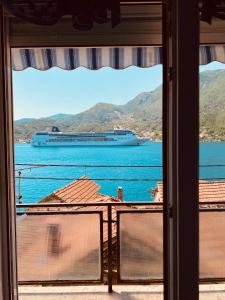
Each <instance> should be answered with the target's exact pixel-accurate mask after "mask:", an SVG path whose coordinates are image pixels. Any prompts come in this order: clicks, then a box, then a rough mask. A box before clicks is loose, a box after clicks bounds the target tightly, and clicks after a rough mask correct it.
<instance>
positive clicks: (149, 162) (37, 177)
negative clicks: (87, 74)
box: [15, 142, 225, 203]
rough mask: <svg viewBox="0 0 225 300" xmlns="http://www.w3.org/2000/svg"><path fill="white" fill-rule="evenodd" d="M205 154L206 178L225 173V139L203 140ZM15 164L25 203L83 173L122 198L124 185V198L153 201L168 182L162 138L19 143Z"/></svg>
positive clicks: (203, 175) (218, 177)
mask: <svg viewBox="0 0 225 300" xmlns="http://www.w3.org/2000/svg"><path fill="white" fill-rule="evenodd" d="M199 153H200V167H199V178H200V179H206V180H222V179H223V178H225V142H204V143H200V148H199ZM15 163H16V166H15V175H16V179H15V180H16V198H17V202H18V196H19V195H21V196H22V202H23V203H36V202H38V201H39V200H41V199H42V198H44V197H46V196H48V195H50V194H51V193H52V192H53V191H55V190H57V189H59V188H61V187H63V186H65V185H67V184H68V183H70V182H72V181H73V180H76V179H78V178H80V177H82V176H87V177H88V178H90V179H92V180H95V181H96V182H97V183H98V184H99V186H100V190H99V192H100V193H102V194H105V195H110V196H114V197H116V196H117V190H118V187H122V189H123V197H124V201H129V202H133V201H152V200H153V196H152V190H153V189H154V188H155V187H156V185H157V182H160V181H162V143H161V142H148V143H145V144H143V145H141V146H130V147H129V146H120V147H32V146H31V145H30V144H15ZM18 164H19V165H18ZM23 164H24V165H23ZM29 164H31V166H30V165H29ZM32 165H45V166H32ZM52 165H56V166H52ZM209 165H210V166H209ZM221 165H222V166H221ZM223 165H224V166H223ZM19 171H20V172H21V174H20V183H19V179H18V177H19Z"/></svg>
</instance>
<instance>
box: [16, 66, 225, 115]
mask: <svg viewBox="0 0 225 300" xmlns="http://www.w3.org/2000/svg"><path fill="white" fill-rule="evenodd" d="M215 69H225V65H224V64H221V63H218V62H213V63H211V64H209V65H206V66H201V67H200V72H201V71H206V70H215ZM160 84H162V66H161V65H157V66H154V67H151V68H146V69H142V68H137V67H129V68H127V69H124V70H114V69H111V68H102V69H100V70H97V71H91V70H88V69H86V68H83V67H82V68H78V69H76V70H73V71H65V70H61V69H59V68H52V69H50V70H48V71H38V70H35V69H31V68H29V69H26V70H24V71H20V72H13V99H14V118H15V119H16V120H17V119H20V118H27V117H32V118H40V117H47V116H51V115H54V114H58V113H68V114H76V113H79V112H82V111H84V110H86V109H88V108H90V107H92V106H93V105H95V104H96V103H98V102H107V103H113V104H125V103H127V102H128V101H129V100H131V99H133V98H134V97H135V96H136V95H138V94H139V93H142V92H147V91H152V90H154V89H155V88H156V87H158V86H159V85H160Z"/></svg>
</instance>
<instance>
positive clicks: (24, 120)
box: [15, 118, 35, 124]
mask: <svg viewBox="0 0 225 300" xmlns="http://www.w3.org/2000/svg"><path fill="white" fill-rule="evenodd" d="M33 120H35V118H22V119H18V120H15V123H16V124H23V123H27V122H31V121H33Z"/></svg>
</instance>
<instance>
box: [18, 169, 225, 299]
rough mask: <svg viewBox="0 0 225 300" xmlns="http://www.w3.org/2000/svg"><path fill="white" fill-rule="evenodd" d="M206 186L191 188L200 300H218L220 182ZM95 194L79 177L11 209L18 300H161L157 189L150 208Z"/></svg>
mask: <svg viewBox="0 0 225 300" xmlns="http://www.w3.org/2000/svg"><path fill="white" fill-rule="evenodd" d="M60 167H62V166H60ZM20 175H21V174H20ZM31 178H33V177H31ZM21 179H25V177H22V176H19V177H18V180H20V181H21ZM33 179H34V178H33ZM114 179H115V180H116V178H114ZM207 179H208V178H204V180H203V181H200V182H199V187H200V188H199V190H200V195H199V198H200V199H199V200H200V202H199V214H200V227H199V234H200V280H199V283H200V284H201V285H200V299H207V300H210V299H223V297H225V284H224V282H225V251H224V249H225V240H224V231H225V201H224V200H223V199H225V198H224V195H223V193H224V189H223V187H224V181H223V180H222V178H220V179H218V178H217V179H216V180H217V181H216V180H215V181H209V180H207ZM210 180H212V179H211V178H210ZM98 190H99V186H98V184H96V183H95V182H94V181H92V180H90V179H88V177H82V178H81V179H79V180H77V181H75V182H73V183H70V184H69V185H67V186H65V187H63V188H61V189H60V190H57V191H56V192H54V193H52V194H51V195H49V196H47V197H46V198H44V199H42V200H41V201H39V202H38V203H36V204H18V205H17V255H18V279H19V292H20V298H19V299H20V300H27V299H29V300H30V299H31V300H32V299H35V300H38V299H46V300H48V299H53V298H54V299H73V298H74V299H75V298H76V299H149V297H150V299H163V285H162V283H163V198H162V195H163V194H162V191H163V185H162V183H160V182H159V183H158V184H157V185H156V187H155V189H154V190H153V193H152V194H153V196H154V199H155V201H153V202H150V201H145V202H123V201H122V199H121V197H119V195H118V198H116V197H109V196H106V195H102V194H99V193H98ZM187 251H188V249H187ZM112 291H113V293H112Z"/></svg>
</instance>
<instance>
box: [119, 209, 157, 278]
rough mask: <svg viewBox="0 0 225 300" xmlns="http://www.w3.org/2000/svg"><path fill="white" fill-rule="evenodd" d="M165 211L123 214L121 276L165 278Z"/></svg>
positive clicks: (121, 216) (121, 218) (121, 215)
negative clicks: (163, 212)
mask: <svg viewBox="0 0 225 300" xmlns="http://www.w3.org/2000/svg"><path fill="white" fill-rule="evenodd" d="M162 221H163V214H162V213H151V212H147V213H146V212H145V213H141V212H131V213H127V212H126V213H121V214H120V278H121V279H122V280H151V279H162V277H163V225H162V224H163V222H162Z"/></svg>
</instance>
